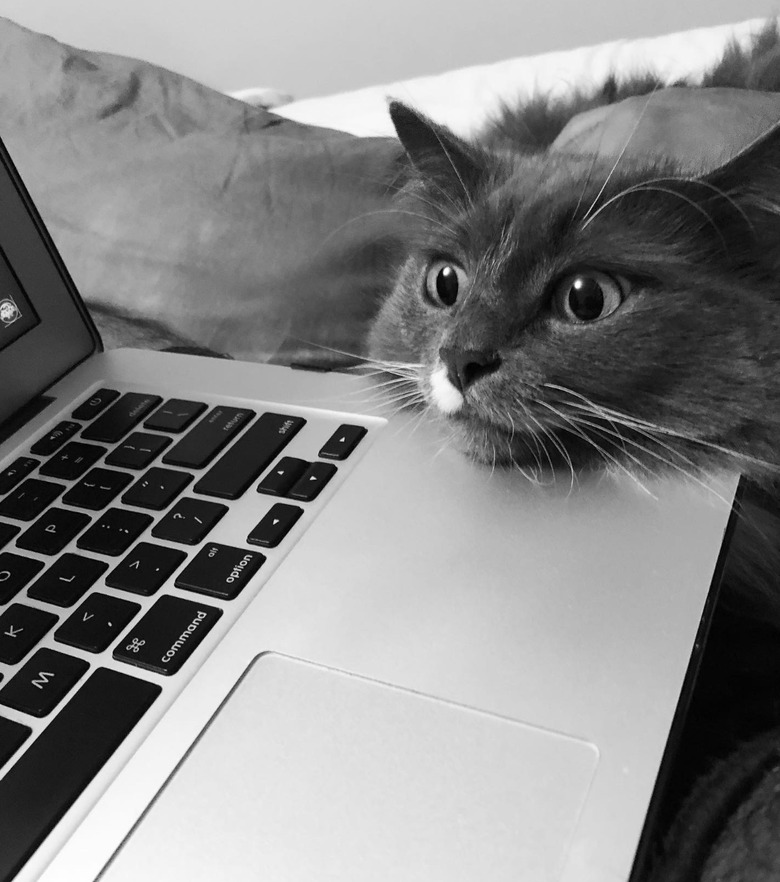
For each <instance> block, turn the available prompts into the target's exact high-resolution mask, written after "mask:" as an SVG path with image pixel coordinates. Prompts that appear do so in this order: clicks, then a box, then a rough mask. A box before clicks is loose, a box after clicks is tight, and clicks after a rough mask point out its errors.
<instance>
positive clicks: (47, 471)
mask: <svg viewBox="0 0 780 882" xmlns="http://www.w3.org/2000/svg"><path fill="white" fill-rule="evenodd" d="M105 452H106V448H105V447H98V446H97V445H96V444H82V443H81V442H80V441H71V442H70V444H66V445H65V446H64V447H63V448H62V450H60V452H59V453H57V454H55V455H54V456H53V457H52V458H51V459H50V460H48V462H45V463H44V464H43V465H42V466H41V467H40V469H39V474H41V475H46V477H48V478H62V479H64V480H66V481H72V480H74V479H75V478H80V477H81V476H82V475H83V474H84V472H86V470H87V469H89V468H91V467H92V466H93V465H94V464H95V463H96V462H97V461H98V460H99V459H100V457H101V456H103V454H104V453H105Z"/></svg>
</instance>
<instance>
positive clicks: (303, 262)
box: [0, 19, 400, 364]
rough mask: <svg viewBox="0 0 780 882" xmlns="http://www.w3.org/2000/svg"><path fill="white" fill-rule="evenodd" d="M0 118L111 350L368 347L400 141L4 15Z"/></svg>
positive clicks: (265, 353) (325, 354) (248, 355)
mask: <svg viewBox="0 0 780 882" xmlns="http://www.w3.org/2000/svg"><path fill="white" fill-rule="evenodd" d="M0 120H2V130H1V131H0V135H2V138H3V140H4V141H5V143H6V146H7V147H8V150H9V152H10V154H11V156H12V158H13V159H14V162H15V163H16V165H17V167H18V169H19V172H20V174H21V176H22V178H23V180H24V181H25V183H26V185H27V187H28V189H29V190H30V193H31V195H32V197H33V200H34V201H35V202H36V204H37V206H38V208H39V211H40V212H41V214H42V216H43V218H44V221H45V223H46V225H47V226H48V228H49V230H50V232H51V234H52V237H53V238H54V240H55V243H56V245H57V247H58V249H59V250H60V252H61V254H62V256H63V259H64V261H65V264H66V265H67V266H68V268H69V270H70V272H71V274H72V276H73V278H74V280H75V282H76V285H77V286H78V288H79V290H80V291H81V293H82V296H83V297H84V299H85V300H86V302H87V304H88V306H89V307H90V309H91V311H92V313H93V315H94V317H95V319H96V322H97V324H98V327H99V329H100V330H101V334H102V336H103V337H104V343H105V345H106V346H107V347H114V346H119V345H136V346H138V345H140V346H148V347H153V348H163V347H167V346H182V345H192V346H199V347H207V348H208V349H211V350H214V351H216V352H221V353H227V354H229V355H231V356H233V357H236V358H242V359H251V360H257V361H269V360H273V361H277V362H281V363H290V362H302V363H312V362H313V363H323V364H330V363H333V362H334V361H335V362H337V363H344V361H345V357H344V356H343V355H342V354H340V352H341V351H344V352H348V353H351V352H356V354H358V355H359V354H360V352H361V347H362V341H363V340H364V339H365V337H366V330H367V327H368V324H369V322H370V321H371V318H372V317H373V315H374V313H375V311H376V309H377V307H378V298H379V297H380V296H381V292H382V290H383V287H382V286H383V283H384V282H385V280H386V271H385V264H384V259H385V256H386V254H387V253H388V250H389V249H391V248H392V243H393V232H392V227H393V219H394V215H393V214H392V213H386V209H387V208H388V198H389V188H390V185H391V184H392V181H393V178H394V176H395V174H396V173H397V161H398V159H399V155H400V148H399V146H398V143H397V141H395V140H393V139H385V138H380V139H359V138H355V137H354V136H352V135H348V134H345V133H342V132H337V131H334V130H331V129H325V128H315V127H311V126H306V125H302V124H299V123H296V122H292V121H289V120H286V119H282V118H281V117H278V116H275V115H274V114H273V113H270V112H268V111H266V110H264V109H262V108H255V107H250V106H248V105H246V104H244V103H242V102H240V101H237V100H235V99H233V98H231V97H229V96H227V95H223V94H221V93H219V92H215V91H213V90H211V89H208V88H206V87H205V86H202V85H199V84H198V83H195V82H193V81H192V80H189V79H187V78H186V77H182V76H179V75H177V74H174V73H171V72H170V71H166V70H163V69H161V68H158V67H155V66H153V65H151V64H147V63H144V62H140V61H134V60H132V59H128V58H122V57H118V56H113V55H105V54H98V53H93V52H85V51H81V50H77V49H73V48H71V47H69V46H65V45H63V44H61V43H59V42H57V41H56V40H53V39H51V38H49V37H45V36H42V35H40V34H35V33H32V32H31V31H28V30H26V29H23V28H21V27H19V26H17V25H15V24H13V23H12V22H10V21H8V20H6V19H0ZM324 317H327V322H325V321H323V318H324ZM323 347H332V348H333V349H335V350H339V352H331V351H330V350H329V349H325V348H323ZM346 360H349V359H346Z"/></svg>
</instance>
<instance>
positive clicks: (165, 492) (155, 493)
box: [122, 468, 192, 511]
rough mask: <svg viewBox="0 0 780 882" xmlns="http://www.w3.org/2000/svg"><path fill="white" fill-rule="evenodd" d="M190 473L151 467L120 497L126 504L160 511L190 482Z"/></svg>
mask: <svg viewBox="0 0 780 882" xmlns="http://www.w3.org/2000/svg"><path fill="white" fill-rule="evenodd" d="M191 480H192V475H189V474H187V472H176V471H174V470H173V469H159V468H153V469H149V471H148V472H147V473H146V474H145V475H144V476H143V477H142V478H139V479H138V480H137V481H136V482H135V484H133V486H132V487H131V488H130V489H129V490H128V491H127V493H125V495H124V496H123V497H122V502H125V503H127V505H137V506H139V507H140V508H152V509H154V510H155V511H160V510H161V509H163V508H167V507H168V506H169V505H170V504H171V503H172V502H173V500H174V499H176V497H177V496H178V495H179V494H180V493H181V491H182V490H183V489H184V488H185V487H186V486H187V484H189V483H190V481H191Z"/></svg>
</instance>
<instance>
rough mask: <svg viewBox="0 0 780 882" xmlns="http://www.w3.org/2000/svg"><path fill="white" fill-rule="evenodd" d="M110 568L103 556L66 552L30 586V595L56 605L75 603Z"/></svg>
mask: <svg viewBox="0 0 780 882" xmlns="http://www.w3.org/2000/svg"><path fill="white" fill-rule="evenodd" d="M107 569H108V564H107V563H105V562H104V561H102V560H95V558H93V557H84V556H83V555H81V554H70V553H67V554H63V555H62V557H60V558H58V559H57V560H55V561H54V563H53V564H52V565H51V566H50V567H49V568H48V569H47V570H46V572H45V573H44V574H43V575H42V576H41V577H40V579H38V581H37V582H35V584H33V585H32V587H30V588H29V590H28V591H27V596H28V597H32V598H33V599H34V600H43V601H44V602H45V603H53V604H54V605H55V606H73V604H74V603H75V602H76V601H77V600H78V599H79V598H80V597H81V596H82V595H83V594H84V592H85V591H87V589H89V588H91V587H92V586H93V585H94V584H95V582H97V580H98V579H99V578H100V577H101V576H102V575H103V573H105V571H106V570H107Z"/></svg>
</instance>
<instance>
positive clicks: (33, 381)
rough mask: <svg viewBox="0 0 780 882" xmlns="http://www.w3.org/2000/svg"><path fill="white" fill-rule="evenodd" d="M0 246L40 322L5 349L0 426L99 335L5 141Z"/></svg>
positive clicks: (0, 154)
mask: <svg viewBox="0 0 780 882" xmlns="http://www.w3.org/2000/svg"><path fill="white" fill-rule="evenodd" d="M0 246H1V247H2V249H3V252H4V254H5V258H6V260H7V262H8V264H9V265H10V267H11V270H12V272H13V273H14V275H15V276H16V279H17V281H18V282H19V284H20V286H21V288H22V291H23V293H24V294H25V296H26V297H27V298H28V299H29V300H30V302H31V303H32V305H33V307H34V310H35V312H36V313H37V315H38V318H39V322H38V324H37V325H35V326H34V327H32V328H30V329H29V330H27V331H25V332H24V334H22V336H20V337H19V338H18V339H16V340H13V341H12V342H11V343H9V344H8V345H7V346H5V347H4V348H3V349H0V378H2V380H4V382H2V383H0V425H2V424H3V423H5V422H6V421H7V420H9V419H10V418H11V417H12V416H13V415H14V414H15V413H17V412H18V411H19V410H21V408H23V407H25V406H26V405H27V404H29V402H31V401H32V400H33V399H35V398H36V397H37V396H39V395H40V394H41V393H42V392H44V391H45V390H46V389H48V388H49V387H51V386H52V385H53V384H54V383H56V382H57V380H59V379H61V378H62V377H63V376H65V374H67V373H68V372H69V371H71V370H72V369H73V368H74V367H75V366H76V365H78V364H80V363H81V362H82V361H84V360H85V359H86V358H89V356H90V355H93V354H94V353H96V352H99V351H101V349H102V345H101V342H100V335H99V334H98V332H97V329H96V328H95V326H94V324H93V322H92V320H91V319H90V317H89V313H88V312H87V309H86V307H85V305H84V303H83V301H82V299H81V297H80V296H79V293H78V290H77V288H76V286H75V284H74V282H73V280H72V279H71V277H70V274H69V273H68V271H67V269H66V267H65V264H64V263H63V261H62V258H61V257H60V255H59V252H58V251H57V248H56V246H55V245H54V242H53V241H52V238H51V236H50V235H49V233H48V230H47V229H46V226H45V224H44V223H43V220H42V219H41V216H40V214H39V212H38V210H37V209H36V207H35V204H34V202H33V200H32V198H31V196H30V194H29V192H28V190H27V188H26V187H25V185H24V182H23V181H22V179H21V176H20V175H19V172H18V171H17V169H16V166H15V165H14V163H13V161H12V159H11V156H10V154H9V152H8V150H7V148H6V146H5V144H4V143H3V142H2V140H0Z"/></svg>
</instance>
